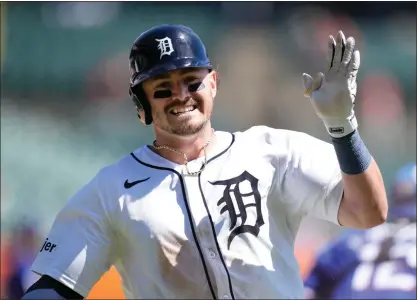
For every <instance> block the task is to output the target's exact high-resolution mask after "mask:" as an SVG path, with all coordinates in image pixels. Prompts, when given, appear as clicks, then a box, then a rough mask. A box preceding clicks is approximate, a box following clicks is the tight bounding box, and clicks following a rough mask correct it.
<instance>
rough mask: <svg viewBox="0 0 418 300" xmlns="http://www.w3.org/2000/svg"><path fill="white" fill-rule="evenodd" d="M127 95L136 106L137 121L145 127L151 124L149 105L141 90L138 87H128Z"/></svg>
mask: <svg viewBox="0 0 418 300" xmlns="http://www.w3.org/2000/svg"><path fill="white" fill-rule="evenodd" d="M129 95H130V96H131V99H132V101H133V102H134V103H135V105H136V108H137V115H138V118H139V120H140V121H141V122H142V123H143V124H145V125H150V124H151V123H152V113H151V105H150V104H149V102H148V99H147V96H146V95H145V92H144V90H143V88H142V87H141V86H140V85H139V86H134V87H130V88H129Z"/></svg>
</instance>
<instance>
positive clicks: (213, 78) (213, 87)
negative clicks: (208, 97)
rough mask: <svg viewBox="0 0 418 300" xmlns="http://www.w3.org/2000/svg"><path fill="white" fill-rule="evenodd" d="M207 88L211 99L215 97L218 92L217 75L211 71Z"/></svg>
mask: <svg viewBox="0 0 418 300" xmlns="http://www.w3.org/2000/svg"><path fill="white" fill-rule="evenodd" d="M208 76H209V87H210V90H211V94H212V98H215V97H216V93H217V92H218V79H217V77H218V75H217V73H216V71H214V70H212V71H211V72H210V73H209V75H208Z"/></svg>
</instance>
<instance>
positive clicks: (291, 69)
mask: <svg viewBox="0 0 418 300" xmlns="http://www.w3.org/2000/svg"><path fill="white" fill-rule="evenodd" d="M360 8H361V9H360ZM416 11H417V8H416V3H415V2H367V3H360V2H346V3H344V2H335V3H333V2H322V3H314V2H284V3H281V2H245V3H238V2H187V3H186V2H21V3H19V2H17V3H11V2H7V3H5V2H2V3H1V18H0V19H1V26H0V28H1V76H2V77H1V224H2V226H1V248H2V249H1V250H2V252H1V253H2V255H1V259H2V260H1V285H2V288H1V291H2V297H5V295H6V291H7V289H6V288H4V287H5V284H6V282H9V285H8V286H9V287H12V286H13V287H14V288H16V291H17V290H18V289H19V288H21V289H24V288H25V287H27V286H28V284H29V283H30V282H31V281H33V280H35V279H34V278H36V277H33V275H31V274H30V272H28V271H27V270H28V268H29V266H30V264H31V261H32V260H33V257H34V255H35V254H36V253H37V251H38V249H39V247H40V246H41V243H42V240H43V238H44V236H45V234H46V233H47V231H48V230H49V227H50V226H51V224H52V221H53V220H54V218H55V216H56V214H57V212H58V211H59V210H60V208H61V207H62V205H63V204H64V203H65V202H66V201H67V199H68V198H69V197H70V196H71V195H72V194H73V193H74V192H75V191H76V190H77V189H78V188H79V187H81V186H82V185H83V184H84V183H85V182H87V181H88V180H89V179H90V178H91V177H92V176H94V174H96V172H97V171H98V170H99V169H100V168H101V167H103V166H105V165H108V164H111V163H113V162H115V161H116V160H117V159H119V158H120V157H121V156H123V155H125V154H127V153H129V152H131V151H132V150H134V149H136V148H138V147H140V146H141V145H143V144H145V143H151V142H152V131H151V129H150V128H146V127H144V126H142V125H141V124H140V123H139V122H138V120H137V117H136V113H135V110H134V105H133V103H131V101H130V100H129V96H128V80H129V69H128V52H129V49H130V46H131V43H132V42H133V41H134V39H135V38H136V37H137V36H138V35H139V34H140V33H141V32H142V31H144V30H146V29H148V28H149V27H151V26H153V25H157V24H161V23H175V24H184V25H187V26H190V27H192V28H193V29H194V30H195V31H196V32H197V33H198V34H199V35H200V36H201V38H202V39H203V41H204V42H205V44H206V45H207V48H208V52H209V56H210V57H211V60H212V62H213V65H214V66H216V68H217V70H218V72H219V76H220V90H219V94H218V96H217V98H216V105H215V111H214V118H213V125H214V127H215V128H216V129H219V130H228V131H239V130H244V129H246V128H248V127H249V126H252V125H255V124H263V125H268V126H271V127H275V128H286V129H291V130H297V131H304V132H307V133H309V134H311V135H313V136H316V137H318V138H320V139H323V140H327V139H328V136H327V133H326V131H325V130H324V128H323V124H322V123H321V121H320V120H319V119H318V117H317V116H316V115H315V113H314V110H313V109H312V108H311V106H310V104H309V102H307V101H308V100H307V99H306V98H304V97H303V90H302V81H301V75H302V73H303V72H306V73H310V74H312V73H313V74H315V73H316V72H318V71H322V69H323V67H324V66H325V58H326V50H327V38H328V35H330V34H332V35H334V36H335V35H336V33H337V31H338V30H339V29H341V30H343V31H344V34H345V35H346V37H348V36H353V37H354V38H355V40H356V47H357V48H358V49H359V50H360V53H361V66H360V72H359V76H358V77H359V78H358V96H357V102H358V103H356V113H357V118H358V120H359V125H360V134H361V135H362V137H363V139H364V140H365V142H366V145H367V146H368V148H369V149H370V151H371V153H372V154H373V156H374V158H375V159H376V160H377V161H378V163H379V166H380V167H381V170H382V173H383V176H384V180H385V183H386V185H387V186H390V185H391V183H392V182H393V180H394V176H395V173H396V171H397V170H398V169H399V168H400V167H401V166H403V165H404V164H406V163H408V162H410V161H416V136H417V133H416V122H417V120H416V111H417V109H416V103H417V95H416V91H417V86H416V84H417V78H416V64H417V62H416V44H417V40H416V39H417V32H416ZM237 112H239V113H237ZM389 201H390V199H389ZM307 228H309V231H308V230H306V229H307ZM339 234H340V229H338V228H336V227H335V226H333V225H330V224H329V223H326V222H322V221H318V220H313V219H306V220H305V221H304V223H303V226H302V227H301V229H300V233H299V235H298V240H297V244H296V253H297V256H298V259H299V262H300V265H301V272H302V274H303V275H304V276H306V274H308V272H309V271H310V270H311V267H312V264H313V262H314V257H315V254H316V252H317V251H318V249H319V248H321V247H322V246H323V245H324V244H326V243H327V242H328V241H330V240H331V239H333V238H335V237H337V236H338V235H339ZM22 274H24V275H22ZM15 278H24V279H23V283H22V282H20V283H19V284H16V285H14V283H13V280H15ZM112 278H114V277H112ZM112 280H113V279H112ZM94 292H95V291H94ZM106 293H108V292H106ZM106 293H105V294H100V293H98V294H97V297H98V298H103V297H105V296H109V294H106ZM113 297H114V296H113Z"/></svg>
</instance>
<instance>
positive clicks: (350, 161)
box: [332, 130, 372, 175]
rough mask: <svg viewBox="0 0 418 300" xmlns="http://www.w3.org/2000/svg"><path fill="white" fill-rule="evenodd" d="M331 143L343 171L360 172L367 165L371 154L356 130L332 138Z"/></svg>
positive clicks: (352, 173)
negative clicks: (340, 136)
mask: <svg viewBox="0 0 418 300" xmlns="http://www.w3.org/2000/svg"><path fill="white" fill-rule="evenodd" d="M332 143H333V145H334V149H335V152H336V154H337V158H338V162H339V163H340V169H341V171H343V172H344V173H346V174H351V175H355V174H360V173H363V172H364V171H365V170H366V169H367V168H368V167H369V165H370V162H371V160H372V156H371V155H370V152H369V150H367V148H366V145H365V144H364V142H363V140H362V139H361V137H360V134H359V133H358V131H357V130H355V131H354V132H353V133H350V134H349V135H346V136H344V137H342V138H332Z"/></svg>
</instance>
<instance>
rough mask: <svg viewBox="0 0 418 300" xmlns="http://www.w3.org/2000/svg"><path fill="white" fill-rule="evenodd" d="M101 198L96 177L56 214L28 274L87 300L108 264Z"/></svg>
mask: <svg viewBox="0 0 418 300" xmlns="http://www.w3.org/2000/svg"><path fill="white" fill-rule="evenodd" d="M99 174H100V173H99ZM102 198H103V197H102V196H101V194H100V192H99V176H98V175H96V177H95V178H94V179H93V180H91V181H90V182H89V183H88V184H86V185H85V186H83V187H82V188H81V189H80V190H79V191H78V192H77V193H76V194H75V195H74V196H72V197H71V198H70V199H69V201H68V202H67V203H66V205H65V206H64V208H63V209H62V210H61V211H60V212H59V213H58V215H57V217H56V219H55V220H54V222H53V224H52V227H51V229H50V232H49V234H48V236H47V238H46V240H45V242H44V243H43V245H42V246H41V249H40V251H39V253H38V255H37V257H36V259H35V262H34V263H33V265H32V271H34V272H35V273H38V274H40V275H49V276H51V277H52V278H54V279H56V280H58V281H60V282H62V283H63V284H65V285H66V286H68V287H69V288H71V289H72V290H74V291H75V292H77V293H79V294H81V295H82V296H84V297H87V295H88V293H89V292H90V290H91V288H92V287H93V285H94V284H95V283H96V282H97V281H98V280H99V279H100V277H101V276H102V275H103V274H104V273H105V272H106V271H107V270H108V269H109V268H110V266H111V265H112V256H113V255H112V250H111V249H112V232H111V230H110V226H109V225H110V224H109V222H108V220H107V215H106V209H105V205H104V204H103V202H104V201H103V200H104V199H102Z"/></svg>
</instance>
